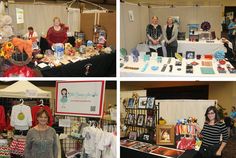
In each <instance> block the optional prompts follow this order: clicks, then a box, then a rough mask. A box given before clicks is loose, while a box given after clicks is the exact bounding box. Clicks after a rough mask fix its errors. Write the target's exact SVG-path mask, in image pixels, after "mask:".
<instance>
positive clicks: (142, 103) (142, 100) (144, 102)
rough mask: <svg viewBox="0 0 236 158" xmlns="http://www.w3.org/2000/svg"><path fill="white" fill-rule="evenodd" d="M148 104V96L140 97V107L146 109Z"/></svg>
mask: <svg viewBox="0 0 236 158" xmlns="http://www.w3.org/2000/svg"><path fill="white" fill-rule="evenodd" d="M146 106H147V97H139V99H138V108H140V109H145V108H146Z"/></svg>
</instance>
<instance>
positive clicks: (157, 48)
mask: <svg viewBox="0 0 236 158" xmlns="http://www.w3.org/2000/svg"><path fill="white" fill-rule="evenodd" d="M146 35H147V38H148V45H149V48H150V51H151V52H153V51H154V52H157V53H158V56H163V52H162V46H161V38H162V29H161V26H160V25H159V24H158V17H157V16H153V17H152V23H151V24H148V25H147V27H146Z"/></svg>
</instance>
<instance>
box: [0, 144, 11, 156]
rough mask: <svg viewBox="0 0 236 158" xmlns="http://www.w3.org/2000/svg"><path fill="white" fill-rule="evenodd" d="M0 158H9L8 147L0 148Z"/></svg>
mask: <svg viewBox="0 0 236 158" xmlns="http://www.w3.org/2000/svg"><path fill="white" fill-rule="evenodd" d="M0 157H1V158H10V147H8V146H1V147H0Z"/></svg>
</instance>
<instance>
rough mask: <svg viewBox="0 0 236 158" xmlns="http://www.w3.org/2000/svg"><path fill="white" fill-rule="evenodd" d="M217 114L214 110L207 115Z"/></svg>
mask: <svg viewBox="0 0 236 158" xmlns="http://www.w3.org/2000/svg"><path fill="white" fill-rule="evenodd" d="M213 114H215V113H214V112H208V113H207V115H213Z"/></svg>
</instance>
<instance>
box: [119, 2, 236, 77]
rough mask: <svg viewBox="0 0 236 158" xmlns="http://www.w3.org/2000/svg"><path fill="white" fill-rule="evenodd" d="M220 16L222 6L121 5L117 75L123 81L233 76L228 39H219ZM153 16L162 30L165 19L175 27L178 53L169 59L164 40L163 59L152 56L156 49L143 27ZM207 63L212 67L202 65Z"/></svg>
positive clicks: (231, 48) (158, 56) (230, 46)
mask: <svg viewBox="0 0 236 158" xmlns="http://www.w3.org/2000/svg"><path fill="white" fill-rule="evenodd" d="M189 3H191V2H189ZM222 3H223V2H222ZM222 12H223V6H211V5H201V6H200V5H195V6H194V5H187V4H186V6H185V5H183V6H181V5H178V3H177V5H176V6H175V5H171V6H166V5H163V6H160V5H154V4H153V5H151V4H150V5H147V4H146V3H139V4H135V3H130V2H123V3H121V48H123V49H121V51H120V52H121V56H120V58H121V65H120V67H121V72H120V75H121V76H123V77H132V76H133V77H134V76H143V77H144V76H159V77H162V76H176V77H178V76H193V77H209V76H210V77H220V76H221V77H230V76H235V68H234V66H235V65H234V59H233V58H232V57H233V53H232V52H233V46H232V43H231V42H229V39H226V38H221V23H222V19H224V15H222V14H221V13H222ZM186 13H187V14H186ZM206 14H207V15H208V16H207V17H206V16H205V15H206ZM209 14H210V15H209ZM225 15H226V13H225ZM153 16H157V17H158V24H159V25H160V26H161V27H162V28H163V27H164V25H165V24H166V19H167V18H168V17H172V18H173V19H174V21H175V25H178V37H176V38H177V43H178V46H177V48H178V49H177V52H176V53H175V55H174V56H172V57H167V53H166V47H165V41H164V38H161V40H160V47H161V49H162V52H163V56H160V55H158V53H156V52H152V51H153V50H152V49H157V48H155V47H154V46H149V45H148V44H147V35H146V27H147V25H148V24H150V21H151V20H150V19H151V18H152V17H153ZM195 37H197V39H195ZM220 56H221V57H220ZM209 57H210V58H209ZM209 59H210V62H211V64H210V65H206V64H204V63H205V61H207V62H208V61H209Z"/></svg>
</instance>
